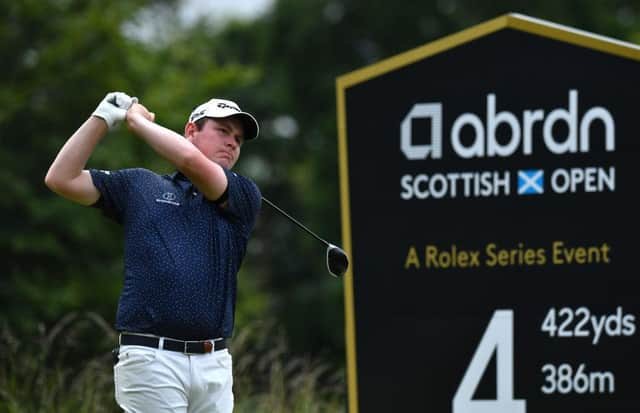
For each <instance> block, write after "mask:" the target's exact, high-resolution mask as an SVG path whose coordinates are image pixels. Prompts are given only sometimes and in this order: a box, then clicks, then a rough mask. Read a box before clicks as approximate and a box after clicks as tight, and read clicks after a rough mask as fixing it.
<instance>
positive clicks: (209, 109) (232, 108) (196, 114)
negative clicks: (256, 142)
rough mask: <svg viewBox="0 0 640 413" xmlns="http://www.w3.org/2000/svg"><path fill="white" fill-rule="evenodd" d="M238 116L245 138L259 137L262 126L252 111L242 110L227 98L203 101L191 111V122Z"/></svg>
mask: <svg viewBox="0 0 640 413" xmlns="http://www.w3.org/2000/svg"><path fill="white" fill-rule="evenodd" d="M229 116H238V118H240V120H241V121H242V125H243V126H244V140H246V141H248V140H251V139H255V138H257V137H258V132H259V131H260V128H259V127H258V121H257V120H256V118H254V117H253V115H251V114H250V113H247V112H243V111H241V110H240V106H238V105H237V104H236V103H235V102H232V101H230V100H225V99H211V100H210V101H208V102H205V103H203V104H202V105H200V106H198V107H197V108H195V109H194V110H193V112H191V115H189V122H196V121H198V120H200V119H202V118H228V117H229Z"/></svg>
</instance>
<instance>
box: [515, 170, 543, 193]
mask: <svg viewBox="0 0 640 413" xmlns="http://www.w3.org/2000/svg"><path fill="white" fill-rule="evenodd" d="M543 193H544V170H542V169H525V170H521V171H518V195H539V194H543Z"/></svg>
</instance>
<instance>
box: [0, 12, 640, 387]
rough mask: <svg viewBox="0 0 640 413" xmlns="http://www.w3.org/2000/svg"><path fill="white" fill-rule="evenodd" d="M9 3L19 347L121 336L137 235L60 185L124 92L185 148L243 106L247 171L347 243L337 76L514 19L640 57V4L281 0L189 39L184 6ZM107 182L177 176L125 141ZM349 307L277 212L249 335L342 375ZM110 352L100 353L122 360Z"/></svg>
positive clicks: (262, 232)
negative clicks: (189, 129)
mask: <svg viewBox="0 0 640 413" xmlns="http://www.w3.org/2000/svg"><path fill="white" fill-rule="evenodd" d="M1 3H2V14H1V16H2V17H0V61H1V62H2V63H1V64H0V143H1V144H0V162H1V163H2V168H1V169H0V188H2V196H0V210H1V214H0V220H1V225H0V255H1V257H2V262H3V263H4V266H3V270H2V272H1V275H0V317H1V318H0V322H1V323H2V326H3V329H4V330H5V331H9V332H11V334H10V337H12V340H13V341H5V342H4V343H5V345H7V343H8V342H12V343H15V342H20V340H23V341H24V342H25V343H26V342H27V341H28V339H27V338H33V337H38V336H39V335H42V334H44V333H43V332H45V331H50V330H51V328H53V326H56V325H58V324H59V323H60V320H62V319H64V317H65V316H68V315H69V314H75V313H77V312H87V311H90V312H91V313H92V314H94V313H95V314H96V315H98V316H99V317H102V318H103V319H104V320H106V322H107V324H112V323H113V321H114V318H115V311H116V306H117V300H118V295H119V291H120V288H121V285H122V243H121V238H122V236H121V231H120V228H119V227H118V226H117V225H115V224H114V223H112V222H110V221H108V220H106V219H104V218H103V217H102V216H101V215H100V214H99V213H98V211H96V210H94V209H92V208H83V207H80V206H77V205H73V204H71V203H69V202H67V201H65V200H62V199H60V198H58V197H56V196H54V195H53V194H52V193H51V192H49V191H48V190H47V189H46V188H45V186H44V184H43V178H44V175H45V173H46V171H47V169H48V166H49V164H50V163H51V161H52V160H53V158H54V157H55V155H56V153H57V151H58V149H59V148H60V147H61V146H62V144H63V143H64V141H65V140H66V139H67V137H68V136H70V135H71V134H72V133H73V131H74V130H75V129H76V128H77V127H78V126H79V125H80V124H81V123H82V122H83V121H84V120H85V119H86V118H87V117H88V116H89V115H90V114H91V112H92V111H93V109H94V108H95V106H96V105H97V104H98V102H99V101H100V100H101V99H102V97H103V96H104V95H105V93H106V92H108V91H111V90H121V91H125V92H127V93H129V94H131V95H135V96H138V97H139V98H140V100H141V102H142V103H144V104H145V105H146V106H147V107H148V108H150V109H151V110H152V111H154V112H155V113H156V120H157V122H159V123H161V124H163V125H165V126H167V127H169V128H171V129H174V130H176V131H178V132H182V131H183V128H184V123H185V120H186V118H187V116H188V114H189V112H190V111H191V109H192V108H193V107H195V106H196V105H197V104H199V103H201V102H203V101H205V100H207V99H209V98H210V97H213V96H217V97H226V98H229V99H232V100H235V101H237V102H239V103H240V104H241V106H242V107H243V108H244V109H246V110H248V111H250V112H252V113H254V114H255V115H256V116H257V118H258V119H259V120H260V121H261V138H260V139H259V140H258V141H256V142H251V143H250V144H248V145H246V146H244V148H243V155H242V157H241V159H240V162H239V163H238V165H237V166H236V169H237V170H238V171H239V172H240V173H243V174H245V175H247V176H249V177H251V178H253V179H254V180H255V181H256V182H257V183H258V184H259V186H260V187H261V189H262V192H263V194H264V195H265V196H266V197H267V198H269V199H271V200H272V201H274V202H276V203H277V204H279V205H280V206H281V207H282V208H284V209H285V210H286V211H288V212H289V213H290V214H292V215H293V216H295V217H297V218H298V219H299V220H301V221H302V222H304V223H305V224H306V225H307V226H309V227H310V228H312V229H314V230H315V231H316V232H318V233H319V234H321V236H323V237H324V238H325V239H327V240H330V241H333V242H334V243H336V244H341V224H340V218H341V217H340V198H339V188H338V163H337V132H336V108H335V79H336V77H337V76H339V75H341V74H345V73H347V72H349V71H352V70H355V69H358V68H360V67H363V66H365V65H369V64H372V63H375V62H377V61H379V60H381V59H384V58H387V57H391V56H393V55H395V54H397V53H400V52H403V51H406V50H409V49H411V48H414V47H417V46H421V45H423V44H425V43H428V42H430V41H433V40H435V39H438V38H440V37H442V36H445V35H449V34H452V33H455V32H457V31H459V30H462V29H465V28H467V27H470V26H472V25H475V24H478V23H481V22H483V21H486V20H489V19H491V18H494V17H497V16H499V15H501V14H504V13H507V12H518V13H523V14H526V15H529V16H532V17H537V18H542V19H546V20H550V21H553V22H556V23H560V24H564V25H568V26H572V27H576V28H578V29H582V30H587V31H591V32H595V33H599V34H602V35H606V36H610V37H614V38H617V39H621V40H625V41H629V42H632V43H636V44H637V43H640V1H638V0H610V1H604V0H564V1H556V0H544V1H543V0H538V1H529V0H527V1H525V0H512V1H505V0H494V1H492V2H478V1H471V0H422V1H408V0H399V1H395V2H388V1H381V0H369V1H363V0H304V1H300V0H274V1H273V3H272V4H271V7H270V8H269V9H268V10H267V11H266V12H265V13H262V14H260V15H258V16H256V17H253V18H251V19H242V20H240V19H236V20H233V19H224V20H223V19H211V18H208V17H207V16H206V15H205V14H204V13H203V14H202V17H201V18H199V19H195V20H190V21H189V22H186V21H185V20H184V19H181V18H180V14H179V13H178V10H180V8H181V7H182V3H180V2H179V1H175V0H166V1H154V2H147V1H142V0H127V1H124V0H114V1H110V2H107V3H105V2H102V1H97V0H21V1H18V2H10V1H6V0H5V1H2V2H1ZM210 4H211V5H210V7H211V8H215V1H211V3H210ZM470 70H472V69H471V68H470ZM602 75H603V76H607V74H606V73H603V74H602ZM383 102H384V96H380V102H371V104H372V105H375V104H383ZM372 121H374V122H375V120H374V119H372ZM371 144H372V145H375V142H371ZM362 150H363V151H365V152H366V148H362ZM89 166H90V167H96V168H100V169H115V168H125V167H137V166H142V167H146V168H149V169H153V170H156V171H158V172H171V165H168V164H167V163H166V162H164V161H163V160H161V159H159V158H158V157H157V156H156V155H155V154H154V153H153V152H152V151H151V150H150V149H149V148H148V147H147V146H145V145H144V144H142V143H141V142H140V141H139V140H137V139H136V138H135V137H133V136H131V135H130V134H129V133H128V132H127V131H126V129H125V128H121V129H119V130H117V131H115V132H112V133H110V135H109V136H108V138H107V139H105V140H104V141H103V143H101V145H100V146H99V148H98V149H97V151H96V152H95V154H94V156H93V157H92V159H91V160H90V162H89ZM380 167H381V168H384V164H381V165H380ZM372 208H380V211H381V219H393V218H392V217H385V216H384V215H383V211H384V209H383V208H382V207H381V206H374V205H372ZM372 230H375V229H373V228H372ZM375 236H377V237H379V238H380V240H381V242H383V239H384V234H376V235H375ZM342 294H343V286H342V283H341V282H340V281H337V280H335V279H332V278H330V277H328V275H327V273H326V269H325V266H324V248H323V247H321V246H320V245H319V244H318V243H317V241H315V240H313V239H311V238H310V237H309V236H308V235H306V234H304V233H303V232H301V231H300V230H299V229H298V228H296V227H295V226H293V225H292V224H291V223H290V222H288V221H286V220H285V219H284V218H282V217H281V216H279V215H277V214H276V213H274V212H273V211H271V210H270V209H269V208H268V207H267V206H264V208H263V211H262V212H261V215H260V218H259V222H258V226H257V228H256V230H255V232H254V237H253V239H252V241H251V242H250V246H249V252H248V256H247V257H246V259H245V262H244V266H243V269H242V272H241V274H240V292H239V302H238V316H237V332H239V333H237V334H242V332H243V329H249V326H251V325H252V323H255V322H262V323H274V322H275V323H276V324H277V325H278V326H279V327H278V328H279V329H282V331H283V333H282V334H276V335H274V337H273V340H280V339H281V337H282V336H286V340H287V349H288V351H289V352H291V354H292V355H301V356H304V357H307V356H310V357H319V358H321V359H322V360H326V361H327V363H329V364H330V365H332V366H334V367H335V370H336V371H342V370H341V369H342V368H343V365H344V349H345V342H344V322H343V298H342ZM381 304H382V303H381ZM279 331H280V330H279ZM389 334H390V335H392V336H394V337H396V338H397V339H398V341H399V342H400V343H401V340H402V332H401V331H394V328H393V326H389ZM95 335H96V336H97V335H100V333H96V334H95ZM94 339H95V337H94ZM269 339H270V337H268V335H267V337H266V338H264V339H263V340H267V343H268V341H269ZM85 340H86V341H87V342H89V343H91V341H92V339H91V337H88V338H86V339H85ZM103 340H104V337H101V338H100V339H95V341H96V343H95V349H96V350H95V351H104V350H105V348H104V343H103ZM261 342H262V341H261ZM274 345H275V344H274ZM107 347H108V346H107ZM261 348H268V345H264V344H263V347H261ZM0 350H4V349H0ZM8 354H10V353H8ZM265 386H266V385H265ZM0 390H1V389H0ZM1 395H2V393H0V396H1Z"/></svg>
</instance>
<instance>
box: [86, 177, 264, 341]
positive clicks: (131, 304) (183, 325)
mask: <svg viewBox="0 0 640 413" xmlns="http://www.w3.org/2000/svg"><path fill="white" fill-rule="evenodd" d="M90 172H91V177H92V179H93V183H94V185H95V186H96V188H98V190H99V191H100V194H101V197H100V199H99V200H98V202H97V203H96V204H95V205H94V206H96V207H98V208H100V209H101V210H102V211H103V212H104V213H105V214H106V215H107V216H109V217H111V218H113V219H115V220H116V221H117V222H119V223H121V224H122V225H123V228H124V239H125V244H124V245H125V248H124V284H123V289H122V293H121V295H120V300H119V303H118V314H117V319H116V329H117V330H118V331H130V332H139V333H151V334H156V335H159V336H165V337H172V338H177V339H181V340H202V339H207V338H217V337H231V334H232V331H233V320H234V313H235V303H236V287H237V272H238V269H239V268H240V263H241V262H242V259H243V257H244V255H245V251H246V247H247V242H248V240H249V235H250V234H251V231H252V230H253V227H254V225H255V221H256V217H257V214H258V212H259V210H260V199H261V195H260V191H259V190H258V187H257V186H256V184H255V183H254V182H253V181H251V180H249V179H247V178H245V177H243V176H241V175H238V174H236V173H234V172H231V171H228V170H225V173H226V175H227V179H228V201H227V205H226V206H225V208H224V209H223V208H221V207H219V206H217V205H216V204H215V203H213V202H211V201H209V200H207V199H206V198H205V197H204V196H203V195H202V194H201V193H200V192H198V191H197V189H196V188H195V187H194V186H193V185H192V184H191V182H190V181H189V179H188V178H186V177H185V176H184V175H183V174H181V173H174V174H173V175H170V176H169V175H164V176H161V175H158V174H156V173H154V172H152V171H149V170H146V169H141V168H136V169H124V170H117V171H101V170H96V169H92V170H91V171H90Z"/></svg>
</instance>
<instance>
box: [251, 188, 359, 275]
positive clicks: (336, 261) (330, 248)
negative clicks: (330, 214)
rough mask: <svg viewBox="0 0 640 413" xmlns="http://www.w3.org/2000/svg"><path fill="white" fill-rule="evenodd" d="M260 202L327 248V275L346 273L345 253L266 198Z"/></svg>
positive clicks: (346, 260) (347, 266)
mask: <svg viewBox="0 0 640 413" xmlns="http://www.w3.org/2000/svg"><path fill="white" fill-rule="evenodd" d="M262 201H263V202H264V203H266V204H267V205H269V206H270V207H271V208H273V209H275V210H276V211H278V212H279V213H281V214H282V215H284V216H285V217H287V218H289V220H290V221H291V222H293V223H294V224H296V225H297V226H299V227H300V228H302V229H303V230H305V231H306V232H307V233H308V234H311V235H313V237H314V238H315V239H317V240H318V241H320V242H322V243H323V244H324V245H325V246H326V247H327V269H328V270H329V273H330V274H331V275H333V276H334V277H342V276H343V275H344V273H345V272H346V271H347V268H349V259H348V258H347V254H345V252H344V251H343V250H342V249H341V248H340V247H337V246H335V245H333V244H331V243H329V242H327V241H325V240H324V239H322V238H320V237H319V236H318V235H317V234H316V233H315V232H313V231H311V230H310V229H309V228H307V227H305V226H304V225H302V224H301V223H300V222H298V220H297V219H295V218H294V217H292V216H291V215H289V214H287V213H286V212H284V211H283V210H282V209H280V208H279V207H278V206H277V205H275V204H274V203H273V202H271V201H269V200H268V199H267V198H265V197H262Z"/></svg>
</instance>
